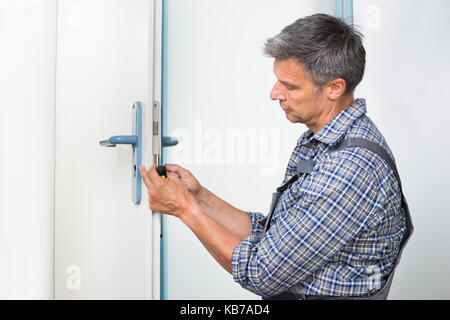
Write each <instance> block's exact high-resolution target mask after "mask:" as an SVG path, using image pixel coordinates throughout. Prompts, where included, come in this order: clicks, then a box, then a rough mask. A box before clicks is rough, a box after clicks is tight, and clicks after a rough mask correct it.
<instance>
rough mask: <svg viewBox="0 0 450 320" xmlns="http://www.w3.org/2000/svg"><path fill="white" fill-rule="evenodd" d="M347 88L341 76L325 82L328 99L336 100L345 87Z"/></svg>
mask: <svg viewBox="0 0 450 320" xmlns="http://www.w3.org/2000/svg"><path fill="white" fill-rule="evenodd" d="M346 88H347V83H346V82H345V80H344V79H342V78H337V79H334V80H331V81H330V82H328V83H327V84H326V90H327V93H328V99H330V100H333V101H335V100H337V99H339V97H341V96H342V95H343V94H344V92H345V89H346Z"/></svg>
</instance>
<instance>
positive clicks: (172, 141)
mask: <svg viewBox="0 0 450 320" xmlns="http://www.w3.org/2000/svg"><path fill="white" fill-rule="evenodd" d="M177 144H178V139H177V138H174V137H161V146H162V147H173V146H176V145H177Z"/></svg>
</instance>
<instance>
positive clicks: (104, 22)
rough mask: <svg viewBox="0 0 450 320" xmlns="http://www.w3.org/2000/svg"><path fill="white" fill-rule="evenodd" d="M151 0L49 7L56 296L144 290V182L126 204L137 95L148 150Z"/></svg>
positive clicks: (147, 292) (79, 1) (147, 286)
mask: <svg viewBox="0 0 450 320" xmlns="http://www.w3.org/2000/svg"><path fill="white" fill-rule="evenodd" d="M152 28H153V2H152V1H147V0H132V1H129V0H126V1H124V0H97V1H89V0H70V1H60V2H59V5H58V39H57V82H56V132H55V139H56V151H55V152H56V169H55V297H56V298H57V299H145V298H151V296H152V293H151V282H152V279H151V278H152V277H151V276H152V273H151V272H152V270H151V265H152V260H151V258H152V255H151V250H152V245H151V243H152V239H151V227H152V225H151V224H152V219H151V215H150V211H149V208H148V200H147V197H146V192H145V188H143V193H142V201H141V204H140V205H135V204H133V202H132V196H131V181H132V179H131V174H132V170H131V165H132V148H131V146H129V145H117V147H115V148H107V147H101V146H100V145H99V141H100V140H102V139H106V138H109V137H110V136H112V135H131V131H132V105H133V103H134V102H135V101H141V102H142V103H143V115H144V121H143V124H144V150H143V151H144V152H143V155H144V156H143V164H148V163H149V162H148V161H151V158H150V157H147V152H148V150H151V148H150V147H151V139H148V138H147V137H148V131H147V128H148V126H147V125H146V124H147V123H149V120H151V119H150V118H149V117H151V111H150V110H151V109H150V108H151V106H152V104H151V103H149V101H152V100H153V97H152V93H151V91H152V90H151V88H152V81H153V80H152V68H153V60H152V55H153V51H152V45H153V43H152V37H153V29H152Z"/></svg>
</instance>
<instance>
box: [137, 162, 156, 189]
mask: <svg viewBox="0 0 450 320" xmlns="http://www.w3.org/2000/svg"><path fill="white" fill-rule="evenodd" d="M139 169H140V172H141V177H142V180H143V181H144V184H145V186H146V187H147V189H149V190H151V189H152V188H153V184H152V182H151V180H150V178H149V176H148V174H147V170H146V169H145V166H141V167H140V168H139Z"/></svg>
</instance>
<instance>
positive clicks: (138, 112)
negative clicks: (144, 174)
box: [100, 101, 142, 204]
mask: <svg viewBox="0 0 450 320" xmlns="http://www.w3.org/2000/svg"><path fill="white" fill-rule="evenodd" d="M132 111H133V122H132V128H133V132H132V133H133V135H131V136H112V137H110V138H109V139H106V140H102V141H100V145H101V146H103V147H115V146H116V145H118V144H129V145H131V147H132V148H133V161H132V166H131V177H132V186H131V194H132V199H133V203H134V204H140V203H141V192H142V181H141V180H142V179H141V173H140V170H139V168H140V166H141V163H142V103H141V102H139V101H136V102H135V103H134V104H133V110H132Z"/></svg>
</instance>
